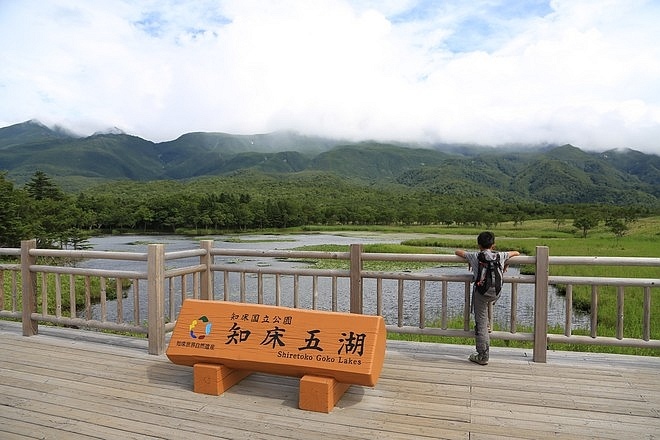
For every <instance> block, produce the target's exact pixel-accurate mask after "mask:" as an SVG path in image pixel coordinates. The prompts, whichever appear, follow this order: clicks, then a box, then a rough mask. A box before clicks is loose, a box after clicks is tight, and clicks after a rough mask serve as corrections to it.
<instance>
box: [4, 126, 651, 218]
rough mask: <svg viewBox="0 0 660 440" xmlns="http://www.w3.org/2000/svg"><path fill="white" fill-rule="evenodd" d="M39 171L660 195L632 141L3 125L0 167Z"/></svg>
mask: <svg viewBox="0 0 660 440" xmlns="http://www.w3.org/2000/svg"><path fill="white" fill-rule="evenodd" d="M36 170H41V171H44V172H45V173H47V174H48V175H50V176H51V177H53V179H54V180H55V181H57V182H58V183H60V182H61V183H62V186H63V188H64V189H65V190H68V191H72V192H76V191H80V190H83V189H85V188H86V187H90V186H93V185H98V184H102V183H104V182H108V181H117V180H136V181H151V180H168V179H171V180H190V179H195V178H200V177H205V176H227V175H231V173H235V172H238V171H242V170H253V171H256V172H260V173H266V174H273V175H285V174H294V173H301V172H312V173H318V174H319V175H320V174H323V173H328V174H334V175H338V176H341V177H343V178H350V179H356V180H358V181H362V182H364V184H365V185H373V184H382V185H385V184H388V185H389V184H394V185H400V186H402V187H408V188H411V189H412V188H414V189H416V190H417V189H424V190H427V191H429V192H433V193H443V194H454V193H456V194H458V193H462V194H473V195H477V196H480V197H494V198H498V199H500V200H506V201H515V200H525V201H538V202H542V203H607V204H617V205H626V204H644V205H649V206H654V207H656V206H658V204H659V203H660V202H659V200H660V157H658V156H657V155H653V154H646V153H642V152H639V151H636V150H633V149H617V150H608V151H605V152H597V153H596V152H587V151H583V150H581V149H579V148H577V147H575V146H572V145H570V144H566V145H561V146H550V145H543V146H529V147H527V148H523V146H520V147H518V148H516V147H514V146H508V147H506V148H502V149H499V148H495V147H485V146H475V145H461V144H455V145H451V144H424V145H422V144H414V143H410V144H405V143H401V142H396V143H394V142H392V143H388V142H374V141H363V142H351V141H346V140H342V139H331V138H323V137H315V136H306V135H301V134H297V133H294V132H275V133H266V134H255V135H231V134H227V133H219V132H194V133H186V134H183V135H181V136H179V137H178V138H177V139H174V140H171V141H166V142H159V143H155V142H152V141H148V140H145V139H142V138H140V137H138V136H132V135H129V134H126V133H123V132H122V131H121V130H119V129H115V128H113V129H110V130H109V131H106V132H97V133H95V134H93V135H91V136H88V137H79V136H75V135H73V134H71V133H70V132H67V131H66V130H64V129H61V128H56V129H50V128H48V127H46V126H45V125H43V124H41V123H40V122H38V121H35V120H31V121H26V122H23V123H20V124H15V125H12V126H9V127H5V128H0V171H3V172H6V175H7V177H8V178H9V179H11V180H13V181H15V182H16V183H18V184H22V183H25V182H26V181H28V180H29V179H30V177H31V176H32V175H33V173H34V172H35V171H36Z"/></svg>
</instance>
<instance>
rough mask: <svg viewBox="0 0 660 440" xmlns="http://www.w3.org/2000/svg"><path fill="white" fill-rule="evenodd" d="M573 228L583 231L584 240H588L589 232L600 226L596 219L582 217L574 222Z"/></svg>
mask: <svg viewBox="0 0 660 440" xmlns="http://www.w3.org/2000/svg"><path fill="white" fill-rule="evenodd" d="M573 226H575V227H576V228H578V229H580V230H581V231H582V238H587V232H588V231H589V230H590V229H593V228H595V227H596V226H598V219H597V218H595V217H589V216H586V215H585V216H581V217H577V218H576V219H575V220H574V221H573Z"/></svg>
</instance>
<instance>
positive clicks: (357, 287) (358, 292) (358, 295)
mask: <svg viewBox="0 0 660 440" xmlns="http://www.w3.org/2000/svg"><path fill="white" fill-rule="evenodd" d="M350 273H351V299H350V301H351V303H350V307H351V313H362V245H361V244H352V245H351V267H350Z"/></svg>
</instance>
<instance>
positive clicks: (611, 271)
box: [307, 216, 660, 356]
mask: <svg viewBox="0 0 660 440" xmlns="http://www.w3.org/2000/svg"><path fill="white" fill-rule="evenodd" d="M571 223H572V222H571V221H566V222H565V223H564V224H559V225H558V224H557V222H556V221H554V220H551V219H544V220H530V221H526V222H524V223H523V224H520V223H518V224H513V222H506V223H500V224H499V225H497V226H495V227H492V228H490V230H492V231H493V232H494V233H495V235H496V237H497V238H496V242H497V248H498V249H499V250H514V249H515V250H519V251H520V252H522V253H523V254H525V255H534V254H535V252H536V247H537V246H547V247H548V248H549V252H550V255H551V256H553V255H554V256H559V255H561V256H611V257H655V258H657V257H660V250H658V246H659V245H660V217H657V216H656V217H649V218H641V219H638V220H637V221H635V222H632V223H630V224H629V230H628V231H627V233H626V234H625V235H623V236H622V237H617V236H615V235H614V233H612V232H611V231H610V230H609V229H608V228H607V227H606V226H604V225H602V224H601V225H600V226H597V227H595V228H593V229H592V230H590V231H589V232H588V234H587V237H584V238H583V237H582V233H581V231H577V230H575V228H573V227H572V226H570V224H571ZM345 229H346V230H347V231H348V230H349V228H345ZM307 230H308V231H311V229H310V228H308V229H307ZM350 230H353V231H354V230H355V229H350ZM481 230H482V229H481V228H469V227H431V226H424V227H414V226H413V227H405V228H398V227H388V228H382V227H378V228H368V227H366V228H363V231H372V232H382V233H416V234H419V235H420V236H422V237H421V238H415V239H410V240H405V241H403V242H402V243H401V244H400V245H391V244H383V245H368V246H365V251H366V252H397V253H406V252H407V253H428V252H437V253H448V252H450V251H451V250H452V249H455V248H463V249H474V248H475V247H476V236H477V234H478V233H479V232H481ZM329 231H330V230H329V229H328V230H325V232H329ZM333 231H335V232H341V230H339V231H338V230H337V229H336V228H335V229H333ZM308 249H309V248H308ZM318 250H326V251H331V250H334V251H345V250H346V247H341V246H332V247H322V248H318ZM324 264H335V265H337V264H341V262H336V261H333V262H329V263H324ZM368 264H373V265H375V267H365V268H367V269H369V270H416V269H419V268H421V267H428V264H426V265H424V264H422V263H420V264H419V266H411V265H410V263H404V264H403V265H402V264H401V263H371V262H368ZM533 269H534V268H533V267H525V268H521V270H523V271H533ZM550 274H551V275H562V276H593V277H614V278H653V279H658V278H660V269H659V268H657V267H636V266H632V267H631V266H629V267H617V266H566V265H562V266H551V268H550ZM558 287H559V289H560V291H561V287H562V286H558ZM659 295H660V290H658V289H652V298H651V338H652V339H659V338H660V296H659ZM643 298H644V294H643V291H642V289H640V288H627V289H626V290H625V301H624V317H625V320H624V337H627V338H641V335H642V310H643ZM573 304H574V309H575V310H576V313H580V312H581V313H589V312H590V310H591V287H590V286H574V288H573ZM616 317H617V293H616V288H614V287H609V286H602V287H599V290H598V323H599V324H598V329H597V333H598V335H599V336H614V335H615V331H616V330H615V329H616ZM450 325H451V326H453V327H455V328H462V326H463V323H462V321H461V320H460V319H458V320H455V322H453V323H451V324H450ZM427 326H430V327H433V326H436V323H433V322H430V323H427ZM519 331H531V330H530V329H524V328H519ZM550 332H552V333H559V334H562V333H563V328H553V329H550ZM573 334H589V331H588V330H574V331H573ZM390 337H391V338H401V339H412V340H423V341H437V342H449V343H461V344H472V343H473V341H472V340H470V339H464V338H438V337H433V336H417V335H395V334H392V335H390ZM493 345H512V346H529V344H525V343H517V342H508V341H493ZM550 348H551V349H561V350H578V351H599V352H614V353H631V354H641V355H653V356H660V352H658V350H652V349H633V348H617V347H601V346H585V345H580V346H575V345H565V344H562V345H558V344H553V345H552V346H551V347H550Z"/></svg>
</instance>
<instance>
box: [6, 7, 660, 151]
mask: <svg viewBox="0 0 660 440" xmlns="http://www.w3.org/2000/svg"><path fill="white" fill-rule="evenodd" d="M521 5H523V6H524V7H523V8H521V7H520V6H521ZM658 19H660V6H657V4H656V2H653V1H650V0H649V1H642V0H553V1H552V2H551V3H550V4H548V3H546V2H545V1H542V0H538V1H528V2H510V1H506V0H500V1H493V0H488V1H487V0H483V1H475V2H463V1H459V0H446V1H439V2H438V1H431V0H425V1H412V0H411V1H371V0H363V1H348V0H278V1H256V0H227V1H218V0H209V1H189V2H177V1H167V2H163V1H149V2H147V1H137V2H135V1H117V0H115V1H108V2H100V1H99V2H95V1H94V2H90V1H84V0H51V1H48V2H40V1H30V0H26V1H21V2H1V3H0V49H1V50H0V103H2V104H0V125H3V126H4V125H10V124H13V123H17V122H22V121H24V120H28V119H32V118H37V119H40V120H42V121H43V122H45V123H49V124H54V123H57V124H61V125H64V126H66V127H70V128H72V129H74V130H78V131H80V132H81V133H83V134H89V133H91V132H93V131H96V130H99V129H104V128H106V127H109V126H118V127H120V128H122V129H123V130H125V131H126V132H129V133H132V134H135V135H138V136H142V137H144V138H147V139H151V140H154V141H162V140H168V139H173V138H175V137H177V136H179V135H180V134H183V133H185V132H190V131H225V132H231V133H257V132H267V131H273V130H279V129H294V130H299V131H302V132H306V133H311V134H321V135H328V136H346V137H352V138H355V139H362V138H376V139H393V140H425V141H443V142H476V143H485V144H499V143H510V142H520V143H536V142H553V143H564V142H570V143H573V144H575V145H578V146H580V147H582V148H587V149H605V148H614V147H633V148H638V149H641V150H644V151H651V152H655V153H660V136H658V135H659V134H660V88H658V87H657V84H658V81H659V79H660V44H659V43H660V41H658V39H659V38H658V37H657V35H658V34H657V31H656V27H657V24H656V23H657V22H658Z"/></svg>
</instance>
